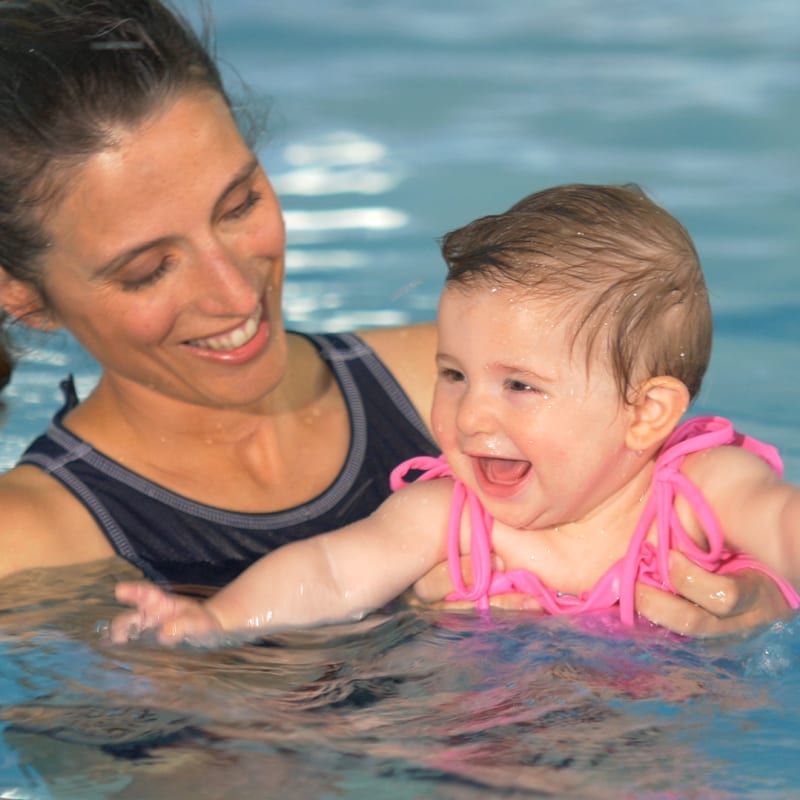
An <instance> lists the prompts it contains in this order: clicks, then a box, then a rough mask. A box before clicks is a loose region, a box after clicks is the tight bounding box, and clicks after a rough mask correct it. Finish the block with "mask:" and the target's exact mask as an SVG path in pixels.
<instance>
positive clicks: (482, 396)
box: [433, 286, 632, 529]
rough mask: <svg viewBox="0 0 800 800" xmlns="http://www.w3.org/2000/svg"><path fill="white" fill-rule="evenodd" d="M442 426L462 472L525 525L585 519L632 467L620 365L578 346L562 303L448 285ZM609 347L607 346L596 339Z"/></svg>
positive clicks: (499, 511)
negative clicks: (615, 367)
mask: <svg viewBox="0 0 800 800" xmlns="http://www.w3.org/2000/svg"><path fill="white" fill-rule="evenodd" d="M438 326H439V347H438V353H437V364H438V378H437V384H436V392H435V396H434V404H433V428H434V433H435V435H436V437H437V440H438V441H439V444H440V445H441V447H442V450H443V451H444V453H445V455H446V456H447V458H448V461H449V462H450V465H451V467H452V468H453V470H454V472H455V473H456V474H457V475H458V477H459V478H461V480H463V481H464V482H465V483H466V484H467V485H468V486H470V487H471V488H473V489H474V490H475V491H476V492H478V494H479V496H480V497H481V499H482V500H483V502H484V505H485V506H486V508H487V510H488V511H489V512H490V513H491V514H492V515H493V516H494V517H496V518H497V519H499V520H501V521H502V522H505V523H506V524H508V525H511V526H513V527H516V528H531V529H536V528H543V527H550V526H555V525H560V524H565V523H567V522H571V521H575V520H577V519H579V518H581V517H582V516H584V515H585V514H587V513H589V512H590V511H591V510H592V509H593V508H595V507H596V506H597V505H598V504H600V503H602V502H603V501H604V500H605V499H606V498H607V497H609V496H610V495H611V494H612V493H613V492H615V491H616V490H617V489H618V488H619V487H620V486H621V485H622V484H623V483H624V482H625V480H627V478H628V477H629V471H628V469H627V465H628V463H629V461H630V459H631V455H632V454H631V452H630V451H629V450H628V448H627V447H626V446H625V434H626V431H627V426H628V422H629V412H628V409H627V408H626V406H625V405H624V404H623V403H622V402H621V399H620V397H619V392H618V389H617V385H616V382H615V380H614V378H613V375H612V374H611V370H610V367H609V365H607V364H604V363H602V360H600V359H599V358H598V357H594V358H593V359H592V361H591V363H590V364H589V365H588V368H587V360H586V352H585V349H584V348H583V347H582V346H581V345H580V343H578V344H577V345H576V346H574V347H573V346H572V343H573V336H572V328H571V325H570V318H569V315H568V314H567V315H565V314H564V313H563V303H559V302H557V301H553V300H544V301H543V300H537V299H536V298H531V297H529V296H527V295H525V294H523V293H522V292H521V291H519V290H516V291H515V290H513V289H509V288H498V287H491V286H475V287H469V288H463V287H453V286H451V287H448V288H446V289H445V291H444V292H443V295H442V299H441V303H440V306H439V317H438ZM597 350H598V352H599V353H601V354H602V352H603V348H602V347H599V348H597Z"/></svg>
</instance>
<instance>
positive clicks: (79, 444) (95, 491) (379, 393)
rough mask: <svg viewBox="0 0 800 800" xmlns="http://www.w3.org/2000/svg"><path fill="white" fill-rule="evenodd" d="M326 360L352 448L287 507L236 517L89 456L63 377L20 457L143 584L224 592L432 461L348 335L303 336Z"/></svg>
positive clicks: (399, 399)
mask: <svg viewBox="0 0 800 800" xmlns="http://www.w3.org/2000/svg"><path fill="white" fill-rule="evenodd" d="M307 338H308V339H309V340H310V341H311V342H312V343H313V344H314V345H315V346H316V348H317V349H318V351H319V353H320V356H321V357H322V359H323V360H324V361H325V362H326V363H327V364H328V366H329V367H330V369H331V371H332V373H333V374H334V376H335V377H336V380H337V382H338V384H339V388H340V389H341V392H342V395H343V397H344V400H345V403H346V405H347V409H348V411H349V415H350V428H351V438H350V449H349V452H348V454H347V459H346V461H345V464H344V466H343V468H342V470H341V472H340V473H339V475H338V476H337V477H336V479H335V480H334V482H333V483H332V484H331V486H329V487H328V489H327V490H326V491H324V492H323V493H322V494H320V495H319V496H318V497H315V498H314V499H313V500H310V501H308V502H307V503H304V504H303V505H300V506H297V507H296V508H290V509H287V510H285V511H276V512H271V513H242V512H236V511H226V510H224V509H219V508H215V507H213V506H208V505H205V504H203V503H198V502H196V501H195V500H190V499H189V498H186V497H183V496H181V495H179V494H176V493H174V492H171V491H170V490H169V489H165V488H164V487H162V486H159V485H158V484H156V483H153V482H151V481H149V480H147V479H145V478H143V477H142V476H141V475H138V474H137V473H135V472H131V471H130V470H128V469H126V468H125V467H123V466H122V465H121V464H119V463H118V462H116V461H114V460H113V459H111V458H108V457H107V456H105V455H103V454H102V453H100V452H98V451H97V450H95V449H94V448H93V447H92V446H91V445H90V444H88V443H87V442H86V441H84V440H83V439H80V438H79V437H77V436H75V435H74V434H73V433H71V432H70V431H69V430H67V429H66V428H65V427H64V425H63V422H62V419H63V417H64V415H65V414H66V413H67V412H68V411H69V410H70V409H71V408H74V407H75V405H76V404H77V402H78V399H77V396H76V395H75V389H74V385H73V383H72V380H71V379H69V380H67V381H64V383H63V384H62V388H63V389H64V391H65V394H66V398H67V399H66V402H65V405H64V407H63V408H62V409H61V410H60V411H59V412H58V413H57V414H56V415H55V417H54V418H53V422H52V424H51V425H50V427H49V429H48V430H47V432H46V433H45V434H43V435H42V436H40V437H39V438H38V439H36V440H35V441H34V442H33V443H32V444H31V445H30V447H28V449H27V450H26V451H25V453H24V454H23V455H22V457H21V458H20V460H19V463H20V464H31V465H34V466H36V467H39V468H40V469H42V470H44V471H45V472H46V473H48V474H49V475H52V476H53V477H54V478H56V479H57V480H58V481H60V482H61V483H62V484H63V485H64V486H65V487H66V488H67V489H68V490H69V491H70V492H72V494H73V495H75V497H76V498H77V499H78V500H79V501H80V502H81V503H83V505H84V506H86V508H87V509H88V510H89V511H90V512H91V514H92V516H93V517H94V519H95V520H96V521H97V524H98V525H99V526H100V528H101V529H102V531H103V532H104V534H105V535H106V537H107V538H108V540H109V542H110V543H111V545H112V546H113V548H114V550H115V551H116V552H117V553H118V554H119V555H120V556H121V557H122V558H124V559H126V560H127V561H130V562H131V563H132V564H133V565H135V566H136V567H138V568H139V569H141V570H142V572H144V574H145V575H146V576H147V577H148V578H150V579H151V580H155V581H159V582H166V583H169V584H173V585H184V586H185V585H198V586H222V585H224V584H226V583H228V582H229V581H230V580H232V579H233V578H234V577H236V575H238V574H239V573H240V572H241V571H242V570H244V569H245V568H246V567H248V566H249V565H250V564H251V563H252V562H253V561H255V560H256V559H258V558H259V557H260V556H262V555H264V554H265V553H268V552H269V551H270V550H273V549H275V548H277V547H280V546H281V545H283V544H286V543H288V542H292V541H295V540H297V539H304V538H306V537H309V536H314V535H315V534H318V533H322V532H324V531H328V530H335V529H336V528H340V527H342V526H343V525H347V524H348V523H350V522H354V521H355V520H358V519H362V518H363V517H365V516H367V515H368V514H370V513H371V512H372V511H373V510H374V509H375V508H376V507H377V506H378V505H379V504H380V503H381V502H382V501H383V500H384V499H385V498H386V497H387V496H388V495H389V494H390V493H391V490H390V488H389V472H390V471H391V470H392V468H394V467H395V466H397V464H399V463H400V462H401V461H404V460H405V459H407V458H410V457H411V456H415V455H421V454H427V455H438V453H439V450H438V448H437V446H436V444H435V443H434V441H433V439H432V438H431V436H430V434H429V432H428V430H427V428H426V426H425V423H424V422H423V421H422V419H421V417H420V416H419V414H418V413H417V412H416V409H415V408H414V407H413V405H412V404H411V402H410V400H409V399H408V397H407V396H406V394H405V392H404V391H403V389H402V388H401V387H400V385H399V384H398V383H397V381H396V380H395V378H394V377H393V376H392V374H391V373H390V372H389V370H388V369H387V368H386V367H385V366H384V364H383V362H382V361H380V359H379V358H378V357H377V355H376V354H375V353H374V351H373V350H372V349H371V348H370V347H369V346H368V345H367V344H365V343H364V342H363V341H362V340H361V339H359V338H358V337H357V336H354V335H352V334H343V335H333V334H326V335H315V336H308V337H307Z"/></svg>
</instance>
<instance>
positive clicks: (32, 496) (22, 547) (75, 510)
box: [0, 466, 113, 576]
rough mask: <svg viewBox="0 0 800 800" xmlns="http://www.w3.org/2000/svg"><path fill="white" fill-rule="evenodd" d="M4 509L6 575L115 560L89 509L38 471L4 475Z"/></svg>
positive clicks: (0, 490) (2, 565)
mask: <svg viewBox="0 0 800 800" xmlns="http://www.w3.org/2000/svg"><path fill="white" fill-rule="evenodd" d="M0 509H1V510H2V511H1V512H0V513H1V514H2V522H0V576H1V575H7V574H9V573H11V572H16V571H18V570H22V569H30V568H33V567H51V566H63V565H67V564H76V563H82V562H86V561H92V560H95V559H98V558H105V557H107V556H110V555H113V549H112V548H111V545H110V544H109V543H108V540H107V539H106V538H105V537H104V536H103V534H102V533H101V532H100V530H99V528H98V527H97V523H96V522H95V521H94V519H93V518H92V516H91V514H90V513H89V512H88V510H87V509H86V508H84V506H83V505H81V504H80V503H79V502H78V501H77V500H76V499H75V497H73V496H72V494H70V492H68V491H67V490H66V489H65V488H64V487H63V486H62V485H61V484H60V483H59V482H58V481H56V480H55V479H54V478H51V477H50V476H49V475H47V474H45V473H44V472H42V471H41V470H38V469H36V468H35V467H31V466H20V467H15V468H14V469H12V470H9V471H8V472H6V473H5V474H4V475H2V476H0Z"/></svg>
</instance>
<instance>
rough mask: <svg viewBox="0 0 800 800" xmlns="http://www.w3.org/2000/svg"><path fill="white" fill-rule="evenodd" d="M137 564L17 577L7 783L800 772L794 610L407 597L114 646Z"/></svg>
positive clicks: (7, 697)
mask: <svg viewBox="0 0 800 800" xmlns="http://www.w3.org/2000/svg"><path fill="white" fill-rule="evenodd" d="M130 574H131V570H130V569H129V568H128V567H126V566H125V565H122V564H120V563H118V562H110V563H103V564H96V565H92V566H90V567H86V568H84V569H83V570H80V571H76V570H69V571H62V570H50V571H40V572H32V573H28V574H26V575H20V576H16V577H15V578H13V579H9V580H7V581H6V582H4V584H3V586H2V589H3V592H2V596H3V598H5V600H4V602H3V605H2V607H0V630H2V636H1V637H0V652H2V659H0V686H1V687H2V691H3V697H4V703H3V708H2V710H0V726H1V727H2V746H3V749H4V751H5V753H6V756H7V757H6V758H5V759H4V762H3V764H2V766H0V790H5V789H8V788H10V787H11V786H16V787H17V788H18V789H19V790H20V791H22V792H23V793H22V794H19V795H18V796H29V797H30V796H35V797H50V796H52V797H58V798H62V797H70V798H72V797H74V798H81V800H91V798H94V797H118V798H142V797H148V798H150V797H153V798H155V797H166V796H172V797H187V798H188V797H192V798H197V800H204V799H205V798H218V797H242V796H246V795H244V794H243V793H244V792H248V793H252V794H254V795H255V796H262V797H286V796H291V797H297V798H305V797H308V798H318V797H351V798H360V797H363V798H368V797H398V798H399V797H403V798H405V797H408V798H411V797H423V796H424V797H430V798H465V800H468V799H471V798H476V799H477V798H479V797H486V795H487V792H488V793H489V796H503V797H559V798H565V797H566V798H569V797H575V798H618V797H667V796H680V797H691V796H697V797H710V796H713V797H718V798H733V797H740V796H747V795H746V793H742V792H743V788H746V787H748V786H749V788H751V789H755V790H757V791H758V796H759V797H776V798H777V797H785V796H787V795H786V793H787V792H788V791H789V790H790V788H791V787H792V786H793V785H796V781H797V777H798V776H797V768H796V766H793V765H796V763H797V759H796V756H797V753H796V749H797V746H796V743H794V742H793V741H791V740H787V738H786V737H783V739H781V738H780V737H778V738H776V730H779V729H780V725H783V724H787V722H789V721H790V720H791V718H792V716H793V715H792V714H791V712H790V707H786V706H782V703H784V701H786V700H787V699H788V698H791V697H793V696H795V695H796V692H797V690H798V688H800V687H798V685H797V684H798V679H797V677H795V676H796V675H797V674H798V669H797V659H798V656H799V655H800V652H799V651H798V643H797V637H798V631H800V628H798V626H797V623H791V624H788V625H777V626H775V627H774V628H773V630H771V631H768V632H765V633H763V634H762V635H760V636H758V637H754V638H751V639H749V640H747V641H745V642H738V643H737V642H728V643H702V642H691V641H684V640H681V639H679V638H677V637H674V636H671V635H669V634H666V633H664V632H663V631H660V630H652V629H648V628H640V629H638V630H637V631H635V632H634V633H633V634H631V633H630V632H626V631H623V630H621V629H620V628H619V626H618V624H617V623H615V622H614V621H613V620H610V619H608V618H605V617H602V616H599V617H590V618H584V619H578V620H575V619H572V620H562V619H554V618H543V619H540V618H538V617H536V616H525V615H522V614H494V615H492V616H491V617H475V616H473V615H465V614H456V613H443V612H434V611H429V610H426V611H420V610H408V609H406V610H397V611H395V612H387V613H384V614H378V615H374V616H373V617H371V618H369V619H368V620H366V621H364V622H362V623H357V624H352V625H342V626H335V627H332V628H323V629H319V630H314V631H305V632H297V633H292V634H285V635H282V636H276V637H273V638H271V639H269V640H267V641H266V642H264V643H263V644H261V645H258V644H255V643H236V642H231V643H230V644H229V646H227V647H225V648H222V649H217V650H202V649H192V648H179V649H176V650H167V649H164V648H160V647H157V646H155V645H151V644H148V643H147V642H137V643H133V644H131V645H127V646H124V647H122V646H111V645H109V644H108V642H107V641H106V640H105V639H104V636H103V630H102V628H103V626H102V621H103V620H107V619H108V618H109V617H110V615H111V614H112V613H113V612H114V610H115V606H114V605H113V603H112V602H111V599H110V598H111V597H112V591H113V585H114V583H115V581H116V580H118V579H120V578H122V577H125V576H128V575H130ZM44 586H46V587H47V593H46V595H43V593H42V589H43V587H44ZM98 621H100V622H101V624H100V625H98ZM765 708H776V709H778V710H776V711H774V712H772V713H771V714H765ZM781 708H783V709H784V710H783V711H781V710H780V709H781ZM740 753H746V756H744V760H745V762H751V763H753V764H758V765H759V767H760V770H761V772H760V773H755V774H754V773H753V772H748V771H747V769H746V768H745V770H744V772H742V769H741V763H740V758H741V756H740ZM767 765H768V766H769V778H768V779H767V778H766V777H764V778H759V777H758V775H759V774H762V775H763V770H764V768H765V766H767ZM737 767H738V772H737ZM26 791H27V792H28V794H27V795H26V794H25V793H24V792H26ZM0 793H1V792H0ZM2 796H4V797H5V796H10V795H6V794H2Z"/></svg>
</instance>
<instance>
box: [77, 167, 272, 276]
mask: <svg viewBox="0 0 800 800" xmlns="http://www.w3.org/2000/svg"><path fill="white" fill-rule="evenodd" d="M258 166H259V161H258V159H257V158H256V157H255V156H253V158H251V159H250V160H249V161H248V162H247V163H246V164H245V165H244V166H243V167H242V168H241V169H240V170H239V171H238V172H237V173H236V174H235V175H234V176H233V178H231V180H230V181H229V182H228V183H227V184H226V186H225V188H224V189H223V190H222V192H220V195H219V198H218V199H217V201H216V202H215V203H214V214H216V213H218V212H219V209H220V206H221V205H222V204H223V203H224V202H225V199H226V198H227V197H228V195H229V194H230V193H231V192H232V191H233V190H234V189H236V188H237V187H238V186H240V185H241V184H242V183H244V182H245V181H246V180H247V179H248V178H250V176H251V175H252V174H253V173H254V172H255V171H256V170H257V169H258ZM171 238H172V237H169V236H160V237H158V238H157V239H150V240H149V241H146V242H142V244H139V245H136V247H133V248H131V249H130V250H126V251H125V252H124V253H120V254H118V255H116V256H114V258H112V259H111V260H110V261H108V262H106V263H105V264H103V265H102V266H101V267H99V268H98V269H97V270H95V272H94V274H93V277H94V278H95V279H98V278H105V277H107V276H109V275H112V274H113V273H114V272H116V271H117V270H118V269H120V268H121V267H123V266H124V265H125V264H127V263H128V262H129V261H131V260H133V259H134V258H136V257H137V256H138V255H140V254H141V253H145V252H147V251H148V250H150V248H152V247H157V246H158V245H161V244H164V243H166V242H168V241H169V240H170V239H171Z"/></svg>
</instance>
